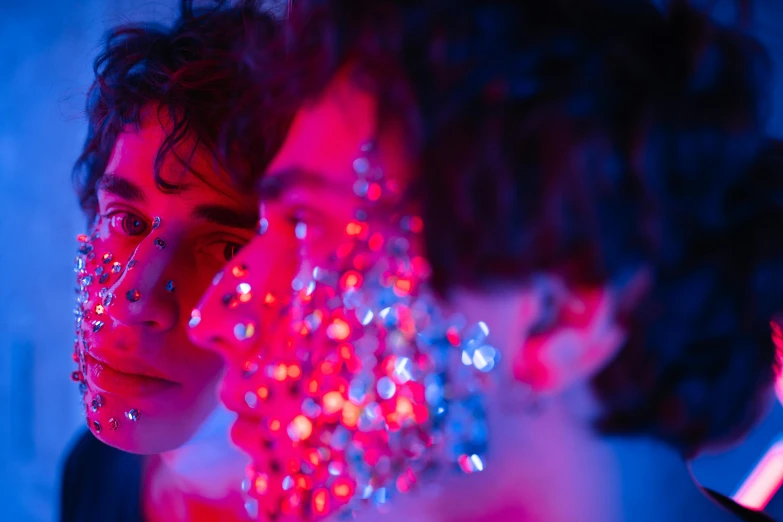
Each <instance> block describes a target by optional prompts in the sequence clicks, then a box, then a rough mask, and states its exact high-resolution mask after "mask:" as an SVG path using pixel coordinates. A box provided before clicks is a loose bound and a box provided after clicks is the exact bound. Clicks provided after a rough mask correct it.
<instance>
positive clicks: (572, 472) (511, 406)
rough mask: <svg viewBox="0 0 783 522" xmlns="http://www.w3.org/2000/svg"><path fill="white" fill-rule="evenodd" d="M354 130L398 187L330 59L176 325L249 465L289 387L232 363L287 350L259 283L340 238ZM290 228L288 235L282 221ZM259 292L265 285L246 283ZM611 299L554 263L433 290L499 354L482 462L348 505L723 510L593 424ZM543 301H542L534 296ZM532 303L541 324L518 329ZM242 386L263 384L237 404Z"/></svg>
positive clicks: (270, 463)
mask: <svg viewBox="0 0 783 522" xmlns="http://www.w3.org/2000/svg"><path fill="white" fill-rule="evenodd" d="M369 140H376V142H377V162H378V164H379V165H380V166H381V167H382V169H383V171H384V177H385V179H386V180H387V181H388V182H389V183H390V184H391V185H392V186H396V187H397V188H398V189H400V190H392V191H391V192H392V195H393V194H395V193H397V194H398V193H400V192H401V188H402V187H404V186H405V184H406V182H407V180H408V179H410V177H411V176H412V175H413V173H414V171H415V164H414V163H413V162H411V161H409V158H408V157H407V156H406V154H405V153H404V151H405V150H406V149H405V147H403V146H402V142H401V140H399V135H397V134H396V133H395V131H394V130H393V129H390V128H384V129H382V130H381V131H380V132H378V129H377V128H376V119H375V100H374V98H373V96H372V95H370V94H368V93H367V92H365V91H362V90H361V89H360V88H358V87H357V86H356V85H354V84H353V83H352V82H351V81H350V78H349V76H348V75H346V74H340V75H338V76H337V77H335V78H334V79H333V81H332V83H331V84H330V86H329V87H328V88H327V89H326V91H325V92H324V93H323V95H322V96H321V98H319V99H318V100H316V101H315V102H314V103H312V104H309V105H306V106H304V107H302V108H301V109H300V111H299V112H298V114H297V116H296V118H295V120H294V122H293V125H292V127H291V128H290V131H289V134H288V137H287V139H286V141H285V143H284V145H283V147H282V149H281V150H280V151H279V153H278V155H277V156H276V158H275V159H274V160H273V162H272V164H271V165H270V167H269V171H268V175H267V181H264V182H263V184H264V186H266V185H268V184H272V185H275V186H276V189H275V191H273V193H271V194H266V193H265V190H262V191H261V192H262V194H261V196H262V204H261V214H262V217H263V218H264V219H266V223H265V225H267V224H268V227H266V228H267V231H266V232H265V233H264V234H263V235H261V236H259V237H257V238H255V239H253V241H252V242H251V243H250V245H248V246H247V247H246V248H245V249H243V250H242V252H241V253H240V254H239V255H238V256H237V258H236V259H234V260H233V261H232V263H230V264H229V266H228V267H227V269H226V270H225V272H224V275H223V277H222V278H221V279H220V280H219V281H218V282H217V283H216V284H215V285H214V286H212V287H211V288H210V289H209V290H208V291H207V293H206V294H205V296H204V298H203V299H202V301H201V302H200V304H199V305H198V307H197V309H196V311H195V313H196V314H197V315H198V316H199V317H200V318H201V320H200V323H199V324H198V325H197V326H196V327H195V328H193V329H192V330H191V338H192V339H193V340H194V342H196V343H198V344H200V345H202V346H204V347H208V348H210V349H213V350H215V351H216V352H218V353H219V354H220V355H222V356H223V357H224V359H225V360H226V361H227V365H228V369H227V373H226V376H225V378H224V380H223V382H222V384H221V386H220V389H221V391H220V396H221V400H222V401H223V402H224V403H225V404H226V405H227V406H228V408H229V409H231V410H234V411H236V412H237V413H238V419H237V421H236V422H235V424H234V427H233V428H232V430H231V437H232V439H233V441H234V442H235V443H236V444H237V445H238V446H239V447H240V448H241V449H242V450H243V451H245V452H246V453H247V454H248V455H249V456H250V458H251V459H252V465H253V467H254V468H255V469H256V470H257V471H258V472H260V473H263V474H269V475H271V476H279V475H280V474H281V472H280V471H279V470H280V469H281V467H282V469H283V470H284V469H285V468H284V466H285V464H286V463H287V462H288V461H289V460H290V459H294V457H295V456H296V455H297V451H298V448H297V446H296V444H295V443H293V442H291V440H290V439H288V438H285V437H282V438H280V439H279V442H278V443H277V445H276V446H275V447H274V448H273V449H272V450H270V448H268V447H265V445H264V443H263V441H264V440H265V437H266V431H265V429H266V428H264V426H265V425H267V424H265V423H267V422H268V420H269V419H273V420H274V421H277V422H276V424H275V426H276V427H277V429H281V427H282V429H285V427H286V426H288V425H289V423H291V422H292V421H293V420H294V419H295V418H296V417H297V416H298V415H300V413H301V406H300V405H301V398H300V397H299V396H297V395H296V394H293V393H286V389H285V388H284V387H280V386H277V387H276V388H275V389H274V390H271V391H269V390H266V389H264V390H263V393H261V390H259V389H257V387H256V386H257V384H258V382H257V381H256V380H254V379H255V377H251V378H247V377H246V376H245V375H244V374H245V372H246V370H247V369H248V363H249V361H259V362H260V363H263V362H264V361H277V360H283V361H290V362H291V363H294V362H295V359H293V358H292V355H291V353H290V350H289V347H288V346H287V345H286V335H285V334H286V332H287V331H288V329H289V328H290V325H291V324H292V321H293V320H294V319H295V317H294V316H293V315H292V312H291V311H290V310H287V311H285V313H281V309H280V308H276V307H275V306H274V305H273V303H274V299H275V297H274V296H283V295H285V296H288V295H291V293H292V292H291V280H292V278H294V277H295V276H296V274H298V273H299V274H307V273H308V272H310V271H312V267H314V266H318V265H320V264H321V263H324V262H325V260H327V259H328V258H329V255H330V254H332V253H334V252H335V251H336V250H339V249H340V247H341V245H344V244H345V242H346V235H350V234H351V230H350V229H351V227H352V226H353V225H351V223H352V219H353V216H354V214H355V211H356V210H357V209H360V208H364V207H363V205H364V204H365V201H363V200H362V199H361V198H359V197H357V196H356V195H355V194H354V192H353V189H352V187H353V183H354V182H355V181H356V174H355V172H354V171H353V169H352V165H353V162H354V160H356V158H358V157H359V156H360V149H361V147H362V145H364V144H365V143H366V142H367V141H369ZM270 179H272V180H275V179H276V180H277V182H275V183H271V182H270V181H269V180H270ZM264 186H262V189H263V188H264ZM372 219H375V220H376V221H372ZM389 221H390V220H389V216H388V215H386V216H385V215H384V214H383V213H382V212H381V213H379V215H376V216H375V217H374V218H371V227H379V228H381V229H382V228H383V227H384V226H387V227H388V225H389ZM297 225H298V227H297ZM425 226H426V223H425ZM305 230H306V233H302V234H301V238H300V239H299V240H297V238H296V235H297V231H300V232H305ZM302 238H303V239H302ZM410 250H411V251H410V254H411V256H415V255H417V254H419V253H421V252H422V245H421V244H418V243H416V242H414V243H413V244H412V245H411V249H410ZM234 270H237V273H239V274H240V275H241V277H237V274H236V273H234ZM240 280H241V281H242V282H245V283H247V284H249V285H250V287H251V288H252V290H253V292H254V295H255V296H257V297H256V298H254V299H253V300H251V301H250V302H248V303H246V304H245V305H239V306H235V307H231V306H226V305H225V302H224V296H226V295H230V294H233V293H235V292H236V287H237V284H238V282H239V281H240ZM553 289H554V290H553ZM266 295H270V296H272V298H270V299H269V300H267V299H263V298H261V299H259V298H258V297H259V296H266ZM616 299H617V296H616V295H614V293H613V292H612V291H610V290H609V289H607V288H603V287H594V288H575V289H574V288H571V289H563V288H562V284H561V283H560V282H559V280H558V279H557V277H556V276H554V275H542V277H541V278H540V281H539V282H538V283H535V284H534V283H531V282H530V281H526V282H520V283H519V284H518V285H508V286H507V287H506V288H502V289H495V290H493V291H476V290H468V289H461V288H457V289H453V290H452V291H451V292H450V294H449V295H448V296H447V297H446V298H445V299H444V300H443V301H442V302H441V306H442V308H443V310H444V311H445V312H446V313H447V314H448V313H449V312H455V311H456V312H459V313H460V314H461V315H463V316H464V317H466V319H467V323H468V324H471V323H475V322H476V321H480V320H481V321H485V322H486V324H487V325H488V327H489V331H490V335H489V341H488V342H490V343H491V344H492V345H493V346H495V347H497V349H498V350H499V352H500V353H501V356H502V357H501V359H500V365H499V367H498V368H496V372H497V379H496V381H495V382H494V383H492V384H491V385H489V386H488V387H487V389H486V390H485V397H484V399H485V402H486V404H487V419H488V420H487V422H488V428H489V451H490V454H489V455H488V460H487V463H486V469H485V470H484V471H482V472H481V473H473V474H454V475H444V476H441V477H440V478H439V479H438V484H437V486H438V489H436V490H434V492H433V490H429V491H428V492H427V493H426V494H424V493H422V491H424V490H421V489H418V490H417V489H414V490H413V491H411V492H410V493H407V494H406V495H402V496H400V497H399V498H397V499H395V500H394V502H393V506H392V507H391V513H390V514H386V515H379V514H378V513H377V512H375V510H373V509H368V510H366V511H364V512H363V513H361V514H360V515H359V519H360V520H365V521H375V520H406V521H408V522H425V521H426V522H454V521H460V522H463V521H464V522H474V521H479V520H480V521H485V522H486V521H501V520H502V521H507V520H526V521H528V522H544V521H546V522H565V521H574V520H586V521H593V520H595V521H601V522H615V521H620V520H635V521H637V522H648V521H649V522H652V521H653V520H656V521H657V520H673V521H674V520H696V519H699V520H716V521H729V520H735V519H734V518H733V517H732V516H731V515H729V514H728V513H725V512H723V511H722V510H721V509H720V508H718V507H716V506H714V505H713V504H712V503H711V502H710V501H709V500H707V499H706V498H705V497H704V496H703V495H702V493H701V492H700V491H699V489H698V488H697V486H696V485H695V484H694V483H693V481H692V479H691V477H690V475H689V472H688V470H687V467H686V466H685V464H684V463H683V461H682V459H681V458H680V456H679V455H676V454H675V452H674V451H673V450H670V449H669V448H667V447H664V446H663V445H661V444H657V443H655V442H652V441H647V440H633V439H629V440H625V439H608V438H603V437H600V436H599V435H597V434H596V433H595V432H594V431H593V430H592V427H591V423H592V421H593V419H594V418H595V416H596V414H597V412H598V408H599V405H598V404H597V402H596V401H595V400H594V398H593V396H592V392H591V391H590V379H591V378H592V376H593V375H595V374H596V372H598V371H600V369H601V368H602V367H603V366H605V365H606V364H607V363H608V361H609V360H611V358H612V357H613V356H614V355H615V354H616V353H617V350H618V349H619V347H620V346H621V345H622V341H623V338H624V335H625V334H624V332H623V331H622V329H621V328H620V327H619V326H618V325H617V323H616V322H615V321H614V310H615V302H616ZM547 303H550V304H547ZM551 303H554V306H555V307H556V311H555V313H551V311H550V310H547V307H548V306H551ZM545 317H548V318H549V319H548V321H549V322H548V323H547V328H546V329H544V330H543V331H542V330H540V329H539V330H537V331H538V332H539V333H538V334H536V335H535V336H534V335H532V334H531V330H532V328H533V327H534V326H537V325H539V324H540V323H541V322H542V321H543V320H544V318H545ZM238 324H239V325H248V324H252V325H253V326H254V335H253V336H252V337H251V338H248V339H243V338H242V339H241V338H238V337H237V336H236V335H235V328H236V326H237V325H238ZM240 337H241V336H240ZM314 349H316V350H317V347H316V348H314ZM259 373H261V372H259ZM310 377H312V375H309V374H306V373H305V374H304V375H302V376H301V377H300V378H298V379H289V378H288V377H284V378H283V381H282V382H283V383H286V385H287V384H289V383H291V384H293V383H294V381H296V382H298V383H299V384H300V385H303V384H304V385H306V384H307V383H308V381H309V378H310ZM530 390H532V399H531V393H529V391H530ZM523 392H524V393H523ZM247 394H255V395H257V396H258V397H260V398H261V399H262V400H259V401H258V404H257V406H256V407H251V406H249V405H248V404H247V401H246V397H247ZM324 399H325V398H324ZM531 401H532V402H535V404H536V405H537V406H536V407H535V408H533V407H532V406H531ZM323 404H324V405H325V404H326V401H325V400H324V402H323ZM539 405H542V406H541V407H538V406H539ZM532 410H536V411H538V413H536V414H531V411H532ZM364 458H365V460H366V459H367V458H368V455H365V456H364ZM276 468H277V471H276ZM621 485H622V487H620V486H621ZM261 489H262V491H260V492H257V491H254V489H253V486H252V485H251V491H250V493H251V495H254V496H256V497H257V498H258V499H259V500H260V502H261V506H262V512H263V508H269V507H270V506H269V504H268V503H269V502H272V503H273V502H274V499H275V498H276V497H275V496H274V493H277V492H276V491H269V489H268V484H267V483H266V482H264V484H263V488H261ZM398 489H399V486H398ZM403 489H407V488H403ZM269 499H271V500H269ZM564 499H567V501H564ZM265 502H267V504H266V505H265V504H264V503H265ZM683 506H687V509H685V510H683V509H682V507H683ZM261 520H263V518H261ZM279 520H286V521H288V520H298V518H297V517H296V516H294V515H289V516H284V517H283V518H281V519H279Z"/></svg>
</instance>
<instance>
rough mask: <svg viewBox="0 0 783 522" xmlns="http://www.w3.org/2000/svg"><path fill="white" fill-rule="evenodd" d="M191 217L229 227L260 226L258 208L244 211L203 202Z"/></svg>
mask: <svg viewBox="0 0 783 522" xmlns="http://www.w3.org/2000/svg"><path fill="white" fill-rule="evenodd" d="M190 217H192V218H193V219H201V220H204V221H208V222H209V223H214V224H215V225H220V226H224V227H229V228H242V229H247V230H255V229H256V228H257V227H258V209H256V210H255V211H253V212H242V211H237V210H234V209H233V208H229V207H224V206H223V205H215V204H203V205H196V207H195V208H194V209H193V211H192V212H191V213H190Z"/></svg>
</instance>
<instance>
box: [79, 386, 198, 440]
mask: <svg viewBox="0 0 783 522" xmlns="http://www.w3.org/2000/svg"><path fill="white" fill-rule="evenodd" d="M90 388H91V387H90V386H89V385H88V391H87V393H86V394H85V397H84V402H85V412H86V417H87V419H86V420H87V426H88V427H89V428H90V431H92V433H93V434H94V435H95V436H96V437H97V438H98V439H99V440H100V441H102V442H104V443H105V444H108V445H109V446H113V447H115V448H117V449H119V450H122V451H126V452H128V453H136V454H140V455H154V454H158V453H165V452H167V451H171V450H175V449H177V448H179V447H181V446H183V445H184V444H185V443H186V442H187V441H188V440H189V439H190V438H191V437H192V436H193V434H194V433H195V432H196V430H198V427H199V426H200V424H201V423H202V422H203V420H204V418H206V416H207V415H208V414H209V410H207V411H202V410H201V408H194V402H195V401H191V402H190V403H189V404H182V401H167V400H165V399H164V398H161V400H155V398H154V397H147V398H145V400H139V399H138V398H134V399H130V400H129V399H127V398H126V397H122V396H118V395H113V394H110V393H106V392H102V391H94V390H92V389H90ZM134 419H135V420H134Z"/></svg>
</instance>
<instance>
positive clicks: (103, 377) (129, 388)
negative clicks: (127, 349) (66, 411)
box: [85, 353, 179, 397]
mask: <svg viewBox="0 0 783 522" xmlns="http://www.w3.org/2000/svg"><path fill="white" fill-rule="evenodd" d="M85 359H86V362H87V379H88V381H89V383H90V384H91V385H93V386H95V387H96V388H99V389H101V390H102V391H104V392H106V393H112V394H116V395H123V396H127V397H143V396H147V395H155V394H159V393H163V392H167V391H171V390H173V389H175V388H178V387H179V385H178V384H177V383H175V382H172V381H169V380H166V379H163V378H160V377H153V376H150V375H145V374H143V373H140V372H141V370H139V369H134V368H128V367H126V366H132V365H128V364H127V363H125V364H122V365H121V364H119V363H117V364H115V365H111V364H110V363H109V362H108V361H106V360H105V358H104V359H103V360H98V359H97V358H95V357H93V355H92V354H89V353H88V354H85ZM116 366H121V367H122V368H123V370H122V371H121V370H119V369H117V367H116Z"/></svg>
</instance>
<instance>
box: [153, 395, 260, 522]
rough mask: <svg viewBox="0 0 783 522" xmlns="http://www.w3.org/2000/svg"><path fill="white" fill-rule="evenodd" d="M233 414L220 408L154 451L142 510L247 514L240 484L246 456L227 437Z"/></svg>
mask: <svg viewBox="0 0 783 522" xmlns="http://www.w3.org/2000/svg"><path fill="white" fill-rule="evenodd" d="M230 422H231V414H230V413H229V412H228V411H227V410H225V409H223V408H218V409H217V410H216V411H215V412H213V413H212V415H210V417H209V418H207V420H206V421H205V422H204V424H203V425H202V426H201V428H199V431H198V432H196V434H194V436H193V437H192V438H191V439H190V440H189V441H188V442H187V443H185V444H184V445H182V446H181V447H179V448H176V449H174V450H171V451H167V452H165V453H161V454H160V455H156V456H153V457H152V458H151V459H150V463H149V465H148V468H147V473H146V480H145V482H146V485H145V488H144V490H145V509H144V510H145V513H146V515H147V519H148V520H149V521H151V522H152V521H156V520H191V521H201V520H204V521H207V520H227V521H234V520H246V515H245V512H244V508H243V501H242V498H241V495H240V493H239V485H240V483H241V481H242V479H243V477H244V467H245V464H246V459H245V458H244V457H243V456H242V454H241V453H239V452H238V451H237V450H236V449H234V448H233V447H232V446H231V445H230V443H229V442H228V435H227V433H228V427H229V425H230Z"/></svg>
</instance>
